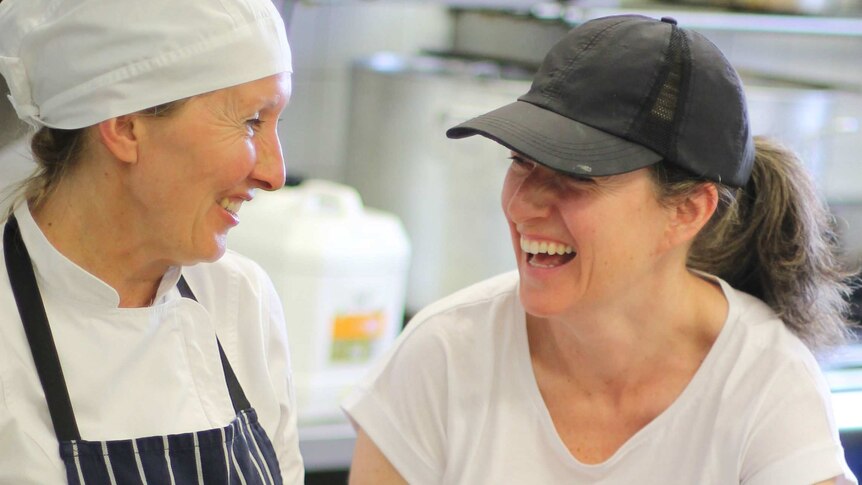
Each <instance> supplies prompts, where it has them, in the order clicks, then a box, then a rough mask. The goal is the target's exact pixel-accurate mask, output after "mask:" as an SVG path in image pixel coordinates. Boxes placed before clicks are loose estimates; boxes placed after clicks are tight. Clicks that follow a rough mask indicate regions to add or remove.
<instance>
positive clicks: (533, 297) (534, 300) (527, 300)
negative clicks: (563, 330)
mask: <svg viewBox="0 0 862 485" xmlns="http://www.w3.org/2000/svg"><path fill="white" fill-rule="evenodd" d="M518 297H519V298H520V300H521V305H523V307H524V311H525V312H527V313H529V314H530V315H532V316H534V317H539V318H548V317H553V316H557V315H561V314H563V313H564V312H565V311H566V310H567V309H568V307H569V306H570V305H569V304H568V303H569V302H568V301H561V300H560V299H559V298H553V297H550V296H549V295H537V294H536V293H534V292H530V291H528V290H527V291H525V290H524V288H521V291H520V294H519V295H518Z"/></svg>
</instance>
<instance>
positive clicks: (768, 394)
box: [723, 283, 829, 414]
mask: <svg viewBox="0 0 862 485" xmlns="http://www.w3.org/2000/svg"><path fill="white" fill-rule="evenodd" d="M723 286H724V288H725V294H726V295H727V298H728V302H729V306H730V311H729V317H728V322H727V323H726V325H729V326H731V328H730V329H728V330H729V335H728V336H727V337H728V338H727V339H726V340H727V341H726V343H725V348H724V350H725V352H723V354H724V356H725V361H726V362H727V364H728V366H729V367H730V368H731V371H730V374H731V377H733V379H731V380H729V381H728V384H730V383H733V382H736V383H737V384H744V383H747V384H748V385H749V386H750V388H751V389H752V391H754V392H755V394H756V395H759V396H760V399H762V400H764V401H770V400H786V399H788V398H789V397H791V396H790V395H791V394H792V395H795V396H796V397H797V398H801V397H802V396H807V397H806V399H808V400H809V401H810V402H811V404H813V405H814V407H815V408H819V409H818V410H819V411H820V412H821V413H823V414H825V413H827V411H828V410H829V387H828V384H827V383H826V379H825V378H824V376H823V374H822V372H821V370H820V366H819V364H818V362H817V359H816V358H815V356H814V354H813V353H812V352H811V351H810V350H809V349H808V347H806V346H805V344H804V343H803V342H802V341H801V340H800V339H799V338H798V337H797V336H796V335H795V334H793V332H792V331H790V329H788V328H787V326H786V325H785V324H784V322H783V321H782V320H781V318H780V316H779V315H777V314H776V313H775V312H774V311H773V310H772V309H771V308H770V307H769V306H768V305H767V304H766V303H764V302H763V301H761V300H760V299H758V298H756V297H754V296H752V295H749V294H747V293H744V292H742V291H739V290H736V289H733V288H730V287H729V286H727V284H726V283H724V284H723ZM788 393H789V394H788ZM752 397H753V396H752Z"/></svg>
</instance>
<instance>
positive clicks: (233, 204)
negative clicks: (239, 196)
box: [219, 197, 242, 215]
mask: <svg viewBox="0 0 862 485" xmlns="http://www.w3.org/2000/svg"><path fill="white" fill-rule="evenodd" d="M219 205H220V206H221V208H222V209H224V210H226V211H228V212H230V213H231V214H233V215H236V213H237V212H239V207H240V206H241V205H242V201H241V200H233V201H232V200H230V199H228V198H227V197H225V198H224V199H222V200H220V201H219Z"/></svg>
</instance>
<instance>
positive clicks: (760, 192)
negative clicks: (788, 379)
mask: <svg viewBox="0 0 862 485" xmlns="http://www.w3.org/2000/svg"><path fill="white" fill-rule="evenodd" d="M754 141H755V149H756V154H755V160H754V168H753V172H752V174H751V178H750V180H749V181H748V183H747V184H746V185H745V187H742V188H739V189H736V188H732V187H728V186H724V185H721V184H715V186H716V188H717V189H718V194H719V204H718V208H717V209H716V212H715V214H714V215H713V217H712V219H711V220H710V221H709V222H708V223H707V225H706V226H705V227H704V229H703V230H702V231H701V232H700V233H699V234H698V235H697V237H696V238H695V240H694V242H693V244H692V247H691V251H690V252H689V256H688V265H689V267H691V268H693V269H697V270H700V271H704V272H706V273H710V274H714V275H716V276H718V277H720V278H722V279H724V280H725V281H727V282H728V283H729V284H730V285H731V286H733V287H735V288H738V289H740V290H742V291H745V292H747V293H750V294H752V295H754V296H756V297H758V298H760V299H762V300H764V301H765V302H766V303H767V304H768V305H769V306H770V307H772V309H773V310H774V311H775V312H776V313H777V314H778V315H779V316H780V317H781V319H782V320H783V321H784V323H785V325H787V327H788V328H789V329H790V330H791V331H793V333H795V334H796V335H797V336H798V337H799V338H800V339H801V340H802V341H803V342H805V344H806V345H808V346H809V347H810V348H811V349H814V350H818V349H823V348H826V347H829V346H832V345H839V344H842V343H844V342H846V340H847V337H848V336H849V330H848V329H849V327H850V326H851V325H852V324H851V322H850V320H849V312H850V305H849V301H848V297H849V294H850V292H851V290H852V287H851V285H850V278H851V277H852V276H853V273H851V272H849V271H847V270H846V269H845V268H843V267H842V265H841V264H840V262H839V258H838V254H839V250H838V240H837V237H836V235H835V233H834V231H833V224H834V219H833V218H832V216H831V215H830V212H829V210H828V208H827V207H826V204H825V203H824V202H823V201H822V200H821V198H820V197H819V196H818V194H817V192H816V190H815V187H814V183H813V181H812V179H811V177H810V176H809V175H808V173H807V172H806V171H805V168H804V167H803V165H802V163H801V161H800V160H799V158H798V157H797V156H796V155H795V154H794V153H793V152H792V151H791V150H789V149H787V148H785V147H784V146H782V145H780V144H779V143H777V142H775V141H772V140H769V139H767V138H763V137H755V140H754ZM652 172H653V175H654V178H655V180H656V181H657V183H658V187H659V199H660V200H662V201H670V200H672V199H673V198H676V197H679V196H684V195H685V194H687V193H690V192H691V191H692V190H694V189H695V188H696V187H697V186H698V185H700V184H704V183H713V182H705V181H703V180H698V179H696V178H695V177H694V176H693V175H691V174H688V173H687V172H684V171H683V170H681V169H678V168H676V167H674V166H672V165H670V164H666V163H659V164H656V165H655V166H654V168H653V170H652Z"/></svg>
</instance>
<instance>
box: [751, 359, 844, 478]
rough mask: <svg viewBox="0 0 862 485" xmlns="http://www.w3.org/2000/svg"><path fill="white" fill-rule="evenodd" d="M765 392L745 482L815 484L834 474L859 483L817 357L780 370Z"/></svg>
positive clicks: (759, 404)
mask: <svg viewBox="0 0 862 485" xmlns="http://www.w3.org/2000/svg"><path fill="white" fill-rule="evenodd" d="M765 396H766V398H765V399H764V400H763V401H761V402H760V403H758V409H757V413H756V420H755V423H754V426H753V428H752V433H751V435H750V439H749V442H748V446H747V448H746V450H745V454H744V459H743V463H742V470H741V475H740V477H741V483H742V484H744V485H773V484H776V483H781V484H786V485H812V484H814V483H818V482H821V481H824V480H828V479H830V478H833V477H844V478H845V482H844V483H849V484H854V485H855V484H857V483H858V482H857V481H856V478H855V477H854V476H853V473H852V472H851V471H850V470H849V468H848V467H847V464H846V460H845V458H844V450H843V448H842V447H841V443H840V441H839V438H838V431H837V427H836V426H835V421H834V419H833V417H832V411H831V409H832V408H831V402H830V394H829V389H828V387H827V385H826V383H825V380H824V379H823V377H822V375H821V374H820V372H819V371H818V369H817V368H816V364H814V363H813V360H812V363H808V362H804V361H797V362H793V363H789V364H787V365H786V366H784V367H782V368H781V369H778V370H777V371H776V373H775V374H774V376H773V379H772V380H771V382H770V385H769V388H768V391H767V393H765ZM839 483H840V482H839Z"/></svg>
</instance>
